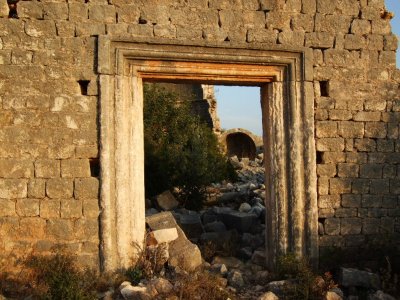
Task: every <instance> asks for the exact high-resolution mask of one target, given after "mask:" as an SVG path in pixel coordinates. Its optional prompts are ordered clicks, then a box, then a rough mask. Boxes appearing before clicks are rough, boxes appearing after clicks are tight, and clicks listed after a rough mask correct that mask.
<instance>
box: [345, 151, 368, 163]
mask: <svg viewBox="0 0 400 300" xmlns="http://www.w3.org/2000/svg"><path fill="white" fill-rule="evenodd" d="M367 161H368V155H367V153H363V152H358V153H357V152H348V153H346V162H347V163H355V164H362V163H366V162H367Z"/></svg>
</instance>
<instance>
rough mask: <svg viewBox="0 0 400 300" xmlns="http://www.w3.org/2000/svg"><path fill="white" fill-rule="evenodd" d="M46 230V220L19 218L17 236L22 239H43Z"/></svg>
mask: <svg viewBox="0 0 400 300" xmlns="http://www.w3.org/2000/svg"><path fill="white" fill-rule="evenodd" d="M45 228H46V220H43V219H41V218H39V217H27V218H20V221H19V228H18V235H19V238H20V239H21V240H23V239H31V240H32V239H34V240H35V239H36V240H37V239H43V238H44V234H45Z"/></svg>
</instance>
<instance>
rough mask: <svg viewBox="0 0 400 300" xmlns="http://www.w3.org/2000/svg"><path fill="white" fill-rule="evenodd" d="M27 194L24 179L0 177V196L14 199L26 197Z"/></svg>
mask: <svg viewBox="0 0 400 300" xmlns="http://www.w3.org/2000/svg"><path fill="white" fill-rule="evenodd" d="M27 195H28V188H27V180H26V179H1V178H0V198H4V199H16V198H26V197H27Z"/></svg>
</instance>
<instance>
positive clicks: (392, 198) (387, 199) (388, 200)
mask: <svg viewBox="0 0 400 300" xmlns="http://www.w3.org/2000/svg"><path fill="white" fill-rule="evenodd" d="M397 198H398V196H397V195H383V197H382V208H396V206H397Z"/></svg>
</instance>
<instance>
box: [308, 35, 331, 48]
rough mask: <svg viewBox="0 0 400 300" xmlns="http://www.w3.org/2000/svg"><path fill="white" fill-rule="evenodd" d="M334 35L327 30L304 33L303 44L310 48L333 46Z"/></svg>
mask: <svg viewBox="0 0 400 300" xmlns="http://www.w3.org/2000/svg"><path fill="white" fill-rule="evenodd" d="M333 42H334V37H333V36H332V34H330V33H327V32H310V33H306V39H305V46H306V47H311V48H333Z"/></svg>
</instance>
